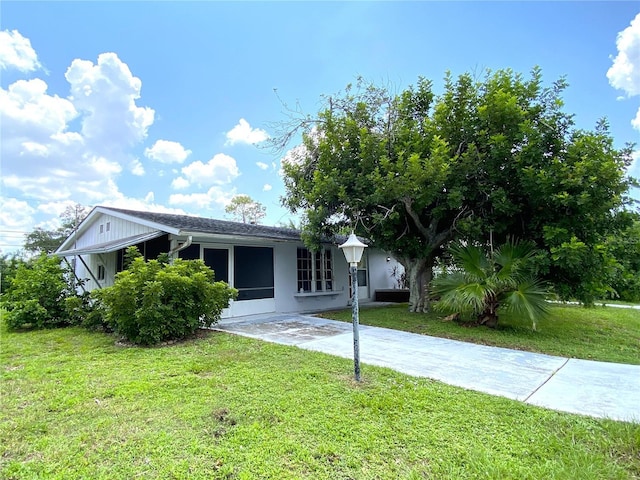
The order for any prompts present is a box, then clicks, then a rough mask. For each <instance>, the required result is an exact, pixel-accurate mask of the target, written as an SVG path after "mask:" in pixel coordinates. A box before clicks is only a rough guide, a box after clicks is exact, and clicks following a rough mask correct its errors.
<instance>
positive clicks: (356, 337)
mask: <svg viewBox="0 0 640 480" xmlns="http://www.w3.org/2000/svg"><path fill="white" fill-rule="evenodd" d="M349 273H350V274H351V289H352V291H353V294H352V296H351V307H352V311H351V320H352V322H353V373H354V376H355V379H356V382H359V381H360V326H359V316H360V310H359V307H358V267H357V265H351V266H349Z"/></svg>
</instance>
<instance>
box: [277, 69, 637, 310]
mask: <svg viewBox="0 0 640 480" xmlns="http://www.w3.org/2000/svg"><path fill="white" fill-rule="evenodd" d="M565 88H566V83H565V82H564V80H559V81H557V82H555V83H553V84H552V85H550V86H544V84H543V81H542V74H541V71H540V70H539V69H537V68H536V69H534V70H533V71H532V72H531V74H530V76H529V77H528V78H525V77H524V76H523V75H520V74H516V73H514V72H513V71H511V70H501V71H497V72H486V74H485V75H484V76H483V77H482V78H479V79H478V78H475V77H474V76H472V75H471V74H463V75H460V76H459V77H458V78H453V77H452V76H451V75H449V74H447V76H446V77H445V83H444V92H443V93H442V94H441V95H439V96H436V95H435V94H434V92H433V89H432V83H431V82H430V81H428V80H426V79H422V78H421V79H419V81H418V82H417V85H415V86H412V87H409V88H407V89H406V90H404V91H402V92H400V93H397V94H396V93H392V92H391V91H390V90H389V89H388V88H385V87H379V86H376V85H373V84H369V83H366V82H363V81H359V82H358V84H357V85H356V86H355V87H351V86H350V87H348V88H347V89H346V90H345V91H344V92H342V93H340V94H339V95H337V96H333V97H327V98H325V104H324V106H323V107H322V109H321V110H320V111H319V112H318V114H317V115H312V116H311V115H310V116H306V117H302V118H298V119H296V118H294V119H293V120H294V123H293V124H291V123H289V124H288V126H287V131H285V132H284V133H283V135H281V136H280V137H279V138H278V140H277V141H280V142H281V143H280V144H279V145H280V146H281V145H282V144H284V143H285V142H286V141H287V140H288V139H290V138H291V137H292V135H293V134H294V133H295V132H296V131H297V129H302V131H303V145H302V146H301V147H298V148H295V149H293V150H292V151H290V152H289V153H288V155H287V156H286V157H285V159H284V161H283V170H284V174H285V175H284V181H285V186H286V189H287V196H286V197H285V198H284V199H283V203H284V205H286V206H287V207H288V208H289V209H290V210H291V211H293V212H297V211H299V210H300V211H302V212H303V213H304V215H305V217H306V218H305V230H306V236H307V238H310V239H317V238H319V237H320V236H321V235H327V234H331V233H335V232H336V231H338V230H340V229H344V228H345V227H349V228H353V229H355V230H356V232H357V233H358V234H360V235H362V236H365V237H368V238H369V239H371V241H372V243H373V245H375V246H378V247H380V248H383V249H385V250H387V251H389V252H392V253H393V255H394V256H395V257H396V258H397V259H398V260H399V261H400V262H401V263H402V264H403V266H404V267H405V269H406V271H407V274H408V275H407V277H408V281H409V285H410V304H411V305H410V309H411V310H412V311H426V310H428V308H429V297H428V289H427V288H426V287H427V285H428V284H429V283H430V281H431V279H432V276H433V266H434V265H435V262H436V260H437V259H438V258H439V257H440V256H441V254H442V252H443V250H444V248H445V247H446V246H447V244H448V243H449V242H450V241H451V240H453V239H461V238H466V239H473V240H475V241H479V242H481V243H489V241H490V239H491V240H492V241H494V242H495V243H502V242H503V241H504V240H505V239H506V238H507V237H508V236H513V237H516V238H521V239H528V240H532V241H533V242H535V243H536V245H537V246H538V247H539V248H543V249H544V251H545V252H546V255H542V256H541V258H540V259H539V268H540V269H541V271H542V273H543V274H544V275H545V276H546V277H547V278H548V279H549V280H551V281H552V282H553V283H554V285H555V286H556V288H557V290H558V291H559V292H561V293H562V295H563V296H565V297H569V296H577V297H579V298H581V299H584V300H586V301H588V300H589V299H591V298H592V296H593V295H594V292H595V291H596V290H598V288H601V287H602V286H601V285H599V282H601V279H602V278H604V277H603V276H602V272H603V270H604V269H606V268H607V258H604V257H605V256H603V258H597V259H596V260H594V259H593V258H592V257H591V256H589V255H585V254H584V253H585V252H580V254H579V255H574V253H575V250H576V248H577V249H579V250H580V249H583V247H584V249H586V251H591V250H594V249H596V247H597V246H598V245H599V244H600V242H601V241H602V239H603V238H604V235H606V234H607V233H609V232H611V231H612V230H614V229H615V228H616V225H617V224H616V214H617V212H619V211H620V210H621V209H622V208H623V207H624V206H625V204H626V203H627V202H628V199H627V197H626V196H625V195H626V192H627V191H628V188H629V186H630V185H631V184H632V183H633V180H632V179H630V178H628V177H627V176H626V174H625V169H626V167H627V166H628V165H629V164H630V162H631V157H630V153H631V147H626V148H623V149H620V150H618V149H616V148H614V146H613V139H612V138H611V136H610V134H609V132H608V130H607V125H606V122H601V123H599V124H598V126H597V128H596V129H595V130H594V131H584V130H577V129H575V128H574V123H573V118H572V115H570V114H567V113H565V112H564V111H563V101H562V96H561V94H562V92H563V90H564V89H565ZM276 145H278V144H277V143H276ZM310 243H311V244H312V243H313V242H312V241H310Z"/></svg>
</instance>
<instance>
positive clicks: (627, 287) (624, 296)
mask: <svg viewBox="0 0 640 480" xmlns="http://www.w3.org/2000/svg"><path fill="white" fill-rule="evenodd" d="M635 218H636V219H637V220H635V221H634V222H633V223H632V224H631V225H630V226H629V227H627V228H626V229H623V230H621V231H619V232H618V233H617V234H616V235H611V236H609V237H608V238H607V241H606V247H607V250H608V252H609V253H610V254H611V255H612V256H613V257H614V258H615V268H614V269H613V274H612V278H611V291H610V292H609V295H608V297H609V298H612V299H619V300H625V301H628V302H640V215H635Z"/></svg>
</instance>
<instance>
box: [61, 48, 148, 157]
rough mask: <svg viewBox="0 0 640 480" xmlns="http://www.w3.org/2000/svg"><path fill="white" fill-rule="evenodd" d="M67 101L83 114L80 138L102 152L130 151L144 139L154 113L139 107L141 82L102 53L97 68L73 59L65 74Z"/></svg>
mask: <svg viewBox="0 0 640 480" xmlns="http://www.w3.org/2000/svg"><path fill="white" fill-rule="evenodd" d="M65 78H66V79H67V81H68V82H69V84H70V85H71V99H72V101H73V104H74V105H75V107H76V108H77V109H78V110H80V111H81V112H83V113H84V118H83V121H82V134H83V136H84V137H85V139H90V140H92V142H93V143H94V144H96V145H99V146H100V147H101V148H102V149H109V147H111V146H113V145H115V146H118V147H121V148H122V147H130V146H132V145H134V144H136V143H138V142H140V141H142V140H144V138H145V137H146V136H147V129H148V128H149V127H150V126H151V124H153V120H154V115H155V112H154V110H153V109H151V108H149V107H139V106H137V105H136V100H137V99H139V98H140V90H141V88H142V82H141V81H140V79H139V78H137V77H134V76H133V75H132V74H131V70H129V67H128V66H127V64H126V63H123V62H122V61H121V60H120V59H119V58H118V56H117V55H116V54H115V53H102V54H100V55H99V56H98V61H97V64H95V65H94V64H93V62H91V61H89V60H80V59H75V60H74V61H73V62H71V66H70V67H69V68H68V69H67V72H66V73H65Z"/></svg>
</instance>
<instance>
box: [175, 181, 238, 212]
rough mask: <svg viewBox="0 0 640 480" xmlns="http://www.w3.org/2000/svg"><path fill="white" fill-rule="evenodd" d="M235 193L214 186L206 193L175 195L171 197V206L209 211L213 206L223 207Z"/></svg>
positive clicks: (232, 190)
mask: <svg viewBox="0 0 640 480" xmlns="http://www.w3.org/2000/svg"><path fill="white" fill-rule="evenodd" d="M235 193H236V192H235V189H231V190H230V191H225V190H223V189H222V188H221V187H219V186H214V187H211V188H210V189H209V190H208V191H207V192H206V193H189V194H184V193H174V194H173V195H170V196H169V204H170V205H180V206H182V207H186V206H189V207H195V208H199V209H208V208H212V207H213V206H218V207H223V206H225V205H227V204H228V203H229V202H230V201H231V199H232V198H233V196H234V195H235Z"/></svg>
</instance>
